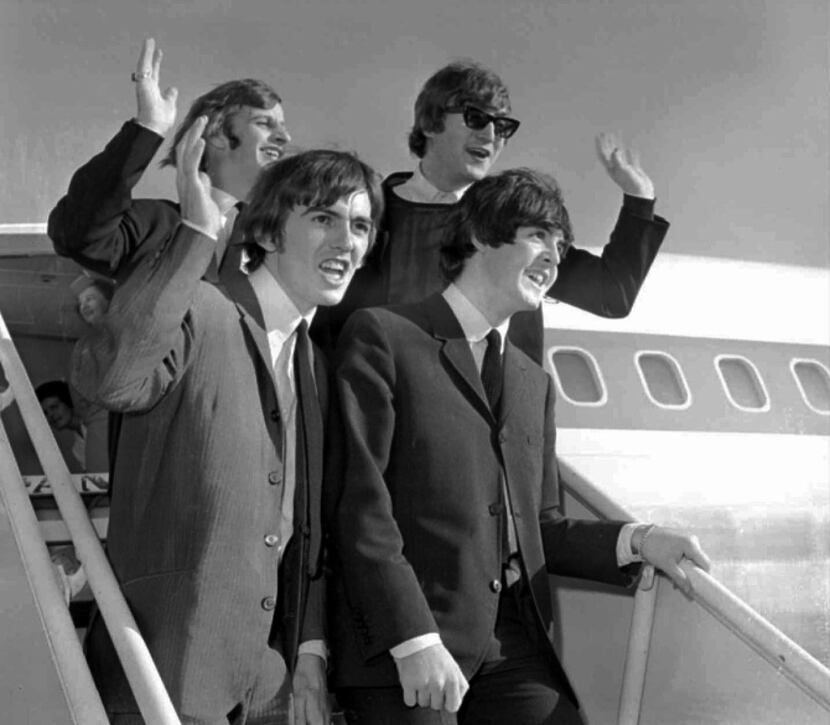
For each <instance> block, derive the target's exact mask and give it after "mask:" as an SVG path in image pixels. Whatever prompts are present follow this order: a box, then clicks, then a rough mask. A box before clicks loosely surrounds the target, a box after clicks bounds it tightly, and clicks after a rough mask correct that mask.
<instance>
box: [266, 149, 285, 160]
mask: <svg viewBox="0 0 830 725" xmlns="http://www.w3.org/2000/svg"><path fill="white" fill-rule="evenodd" d="M262 154H263V156H265V157H267V158H268V160H269V161H279V160H280V159H281V158H282V149H281V148H279V146H269V147H268V148H264V149H262Z"/></svg>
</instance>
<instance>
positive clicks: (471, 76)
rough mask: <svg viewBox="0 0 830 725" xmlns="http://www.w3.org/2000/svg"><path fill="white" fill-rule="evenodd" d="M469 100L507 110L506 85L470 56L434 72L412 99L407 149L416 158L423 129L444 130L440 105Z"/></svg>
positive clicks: (422, 150) (422, 149) (423, 140)
mask: <svg viewBox="0 0 830 725" xmlns="http://www.w3.org/2000/svg"><path fill="white" fill-rule="evenodd" d="M466 103H471V104H473V105H476V106H482V107H484V108H485V109H486V108H496V109H498V110H499V111H502V112H504V113H510V95H509V94H508V93H507V86H506V85H504V82H503V81H502V79H501V78H499V77H498V76H497V75H496V74H495V73H494V72H493V71H491V70H490V69H489V68H486V67H485V66H483V65H481V64H480V63H476V62H475V61H472V60H466V59H462V60H456V61H454V62H452V63H450V64H449V65H446V66H444V67H443V68H441V69H440V70H439V71H437V72H436V73H434V74H433V75H432V76H430V77H429V78H428V79H427V82H426V83H424V86H423V88H421V92H420V93H419V94H418V97H417V98H416V99H415V123H414V125H413V126H412V130H411V131H410V132H409V150H410V151H411V152H412V153H413V154H415V155H416V156H417V157H418V158H419V159H422V158H424V155H425V154H426V152H427V137H426V135H425V134H424V131H429V132H431V133H441V131H443V130H444V115H445V114H444V109H446V108H447V107H449V106H463V105H464V104H466Z"/></svg>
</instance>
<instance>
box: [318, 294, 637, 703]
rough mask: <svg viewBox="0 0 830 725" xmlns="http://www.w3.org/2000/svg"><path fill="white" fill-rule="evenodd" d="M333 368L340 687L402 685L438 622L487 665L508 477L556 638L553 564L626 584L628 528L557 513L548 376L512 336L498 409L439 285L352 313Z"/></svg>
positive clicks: (471, 663) (458, 654)
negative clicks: (402, 301) (621, 543)
mask: <svg viewBox="0 0 830 725" xmlns="http://www.w3.org/2000/svg"><path fill="white" fill-rule="evenodd" d="M336 379H337V387H338V392H339V396H340V403H341V408H342V415H343V417H344V419H345V426H344V433H343V436H344V440H343V446H344V456H345V464H344V467H343V472H342V475H337V474H338V472H337V471H335V472H333V474H334V475H333V476H332V486H331V490H332V496H333V497H334V499H335V501H336V503H335V504H334V506H333V508H334V513H333V522H334V523H333V527H334V535H333V536H334V542H333V546H332V548H331V551H332V556H334V557H336V561H335V571H336V574H337V576H336V578H335V586H336V590H335V591H336V594H335V595H334V596H333V597H332V605H333V607H334V608H335V612H334V615H333V621H334V624H333V625H332V627H333V628H334V630H333V632H332V639H333V647H332V652H333V659H334V665H335V681H336V684H337V685H338V686H370V687H372V686H384V685H394V684H397V682H398V678H397V674H396V671H395V667H394V663H393V660H392V657H391V655H389V654H388V650H389V649H390V648H391V647H393V646H395V645H397V644H400V643H401V642H403V641H405V640H407V639H410V638H412V637H415V636H417V635H421V634H424V633H427V632H440V634H441V638H442V640H443V642H444V644H445V645H446V646H447V648H448V649H449V651H450V652H451V653H452V655H453V656H454V657H455V658H456V660H457V661H458V663H459V665H460V666H461V669H462V670H463V671H464V674H465V675H466V676H467V677H468V678H469V677H470V676H471V675H472V674H473V673H474V672H475V671H476V669H477V667H478V666H479V664H480V663H481V661H482V658H483V656H484V654H485V648H486V646H487V644H488V641H489V638H490V635H491V634H492V632H493V629H494V626H495V619H496V611H497V607H498V600H499V595H498V593H496V592H494V590H493V588H492V587H491V582H493V581H496V580H499V579H500V577H501V570H502V562H503V552H502V550H501V546H502V537H501V536H500V535H499V532H500V525H501V522H500V519H501V517H502V515H503V511H504V506H503V505H502V493H501V492H502V486H501V483H500V482H501V480H502V477H504V479H505V480H506V483H507V487H508V489H509V492H510V497H511V502H512V506H513V511H514V514H515V521H516V526H517V532H518V541H519V547H520V550H521V556H522V559H523V561H524V566H525V568H526V571H527V577H528V581H529V583H530V587H531V589H532V595H533V598H534V600H535V602H536V605H537V608H538V612H539V615H540V618H541V624H542V626H543V628H544V629H545V631H546V632H547V633H548V636H549V638H550V635H551V632H552V624H553V611H552V604H551V598H550V592H549V583H548V574H549V573H555V574H561V575H564V576H572V577H583V578H589V579H594V580H598V581H603V582H608V583H617V584H621V585H624V584H628V583H629V582H630V576H629V574H628V573H627V572H624V571H621V570H620V569H619V568H618V567H617V562H616V541H617V537H618V534H619V529H620V526H621V524H619V523H608V522H596V521H579V520H573V519H568V518H564V517H563V516H562V515H561V514H560V510H559V489H558V480H557V467H556V456H555V438H556V430H555V428H554V418H553V406H554V388H553V384H552V382H551V379H550V377H549V376H548V375H547V374H546V373H545V372H544V371H543V370H542V369H541V368H540V367H539V366H538V365H536V364H535V363H533V362H532V361H531V360H530V359H529V358H528V357H527V356H526V355H525V354H524V353H522V352H521V351H519V350H518V349H517V348H516V347H515V346H514V345H512V344H510V343H509V342H508V343H507V345H506V350H505V354H504V389H503V394H502V412H501V415H500V419H499V420H494V418H493V416H492V414H491V412H490V408H489V406H488V404H487V400H486V398H485V394H484V391H483V388H482V385H481V379H480V377H479V374H478V372H477V370H476V367H475V362H474V360H473V356H472V353H471V352H470V349H469V346H468V343H467V341H466V339H465V338H464V335H463V332H462V330H461V327H460V325H459V323H458V321H457V320H456V318H455V316H454V315H453V314H452V312H451V310H450V307H449V305H447V303H446V302H445V301H444V299H443V298H442V297H441V296H440V295H434V296H432V297H429V298H427V299H426V300H425V301H423V302H421V303H416V304H412V305H402V306H399V307H391V308H374V309H366V310H361V311H359V312H356V313H355V314H354V315H352V317H351V318H350V320H349V321H348V322H347V324H346V327H345V328H344V330H343V334H342V335H341V339H340V347H339V348H338V361H337V368H336ZM333 435H336V432H333Z"/></svg>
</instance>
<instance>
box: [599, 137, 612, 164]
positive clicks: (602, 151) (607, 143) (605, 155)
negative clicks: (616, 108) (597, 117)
mask: <svg viewBox="0 0 830 725" xmlns="http://www.w3.org/2000/svg"><path fill="white" fill-rule="evenodd" d="M596 146H597V156H599V160H600V161H601V162H602V163H603V165H604V166H606V167H607V166H608V164H609V162H610V161H611V153H612V152H613V150H614V146H615V144H614V139H613V138H612V136H611V134H609V133H606V132H603V133H600V134H599V135H598V136H597V138H596Z"/></svg>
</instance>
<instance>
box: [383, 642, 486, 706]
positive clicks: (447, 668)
mask: <svg viewBox="0 0 830 725" xmlns="http://www.w3.org/2000/svg"><path fill="white" fill-rule="evenodd" d="M395 665H396V666H397V668H398V678H399V679H400V681H401V687H402V688H403V701H404V703H405V704H406V705H407V706H408V707H414V706H415V705H419V706H420V707H431V708H432V709H433V710H442V709H443V710H447V711H448V712H458V708H459V707H461V701H462V700H463V699H464V695H465V694H466V692H467V690H468V689H469V687H470V686H469V685H468V684H467V679H466V678H465V677H464V673H463V672H461V668H460V667H459V666H458V664H457V663H456V661H455V660H454V659H453V657H452V655H451V654H450V653H449V652H448V651H447V649H446V647H444V645H443V644H434V645H432V646H430V647H426V648H425V649H422V650H419V651H418V652H414V653H413V654H411V655H408V656H406V657H401V658H400V659H398V658H396V659H395Z"/></svg>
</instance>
